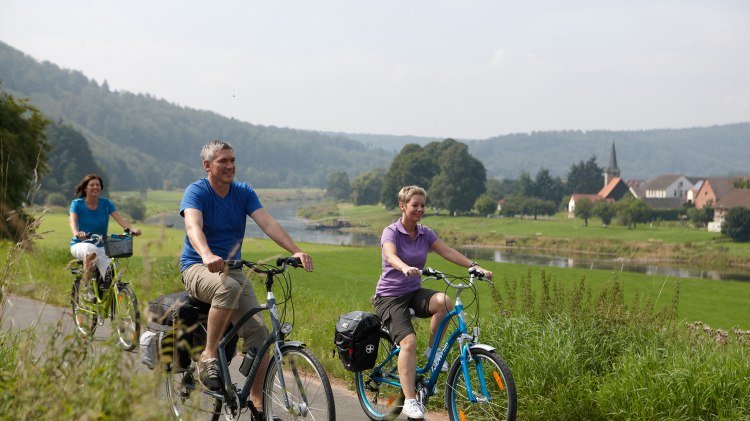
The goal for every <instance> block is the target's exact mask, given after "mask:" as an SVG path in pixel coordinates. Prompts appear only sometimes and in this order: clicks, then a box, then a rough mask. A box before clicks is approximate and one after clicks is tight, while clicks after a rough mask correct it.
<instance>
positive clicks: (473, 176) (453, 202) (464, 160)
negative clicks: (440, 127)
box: [429, 139, 487, 215]
mask: <svg viewBox="0 0 750 421" xmlns="http://www.w3.org/2000/svg"><path fill="white" fill-rule="evenodd" d="M448 141H450V139H449V140H448ZM439 163H440V173H439V174H438V175H437V176H435V177H434V178H433V179H432V181H431V187H430V190H429V193H430V197H431V198H432V203H433V205H435V206H436V207H439V208H442V209H447V210H448V211H449V212H450V213H451V214H452V215H454V214H456V213H457V212H466V211H469V210H471V208H472V207H473V206H474V202H476V200H477V198H478V197H479V196H480V195H481V194H482V193H484V191H485V184H484V183H485V182H486V181H487V171H486V170H485V169H484V165H482V163H481V162H480V161H479V160H478V159H476V158H474V157H473V156H471V155H470V154H469V148H468V146H466V145H465V144H463V143H458V142H455V141H453V143H452V144H451V145H450V147H449V148H448V149H445V150H444V151H443V153H442V154H441V155H440V160H439Z"/></svg>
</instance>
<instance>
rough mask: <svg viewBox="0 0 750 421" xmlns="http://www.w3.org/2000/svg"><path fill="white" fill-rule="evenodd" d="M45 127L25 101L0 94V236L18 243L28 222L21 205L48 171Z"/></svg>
mask: <svg viewBox="0 0 750 421" xmlns="http://www.w3.org/2000/svg"><path fill="white" fill-rule="evenodd" d="M47 124H49V120H47V119H46V118H45V117H44V115H42V113H41V112H39V110H37V109H36V108H35V107H34V106H33V105H31V104H29V102H28V100H23V99H21V100H17V99H15V98H14V97H13V96H12V95H9V94H6V93H3V94H0V237H4V238H12V239H14V240H20V239H21V234H22V233H23V231H24V228H25V226H26V222H28V220H29V217H28V215H26V214H25V213H23V204H24V203H25V202H28V201H30V199H31V197H30V196H31V195H32V193H33V192H35V191H36V189H37V188H38V182H39V177H41V176H42V175H43V174H44V173H46V171H47V152H48V151H49V145H48V144H47V143H46V140H45V136H44V128H45V127H46V126H47Z"/></svg>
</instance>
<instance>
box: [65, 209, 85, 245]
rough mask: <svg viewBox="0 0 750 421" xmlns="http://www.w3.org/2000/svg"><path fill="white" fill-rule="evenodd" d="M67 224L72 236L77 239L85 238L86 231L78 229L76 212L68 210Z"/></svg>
mask: <svg viewBox="0 0 750 421" xmlns="http://www.w3.org/2000/svg"><path fill="white" fill-rule="evenodd" d="M68 226H69V227H70V231H71V232H72V233H73V237H76V238H77V239H79V240H84V239H86V233H85V232H81V231H78V214H76V213H73V212H70V213H69V214H68Z"/></svg>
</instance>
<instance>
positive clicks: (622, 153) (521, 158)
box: [344, 116, 750, 179]
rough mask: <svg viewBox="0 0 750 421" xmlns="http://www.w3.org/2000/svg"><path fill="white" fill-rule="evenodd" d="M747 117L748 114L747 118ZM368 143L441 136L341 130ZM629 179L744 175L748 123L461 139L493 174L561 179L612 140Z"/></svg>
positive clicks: (603, 152)
mask: <svg viewBox="0 0 750 421" xmlns="http://www.w3.org/2000/svg"><path fill="white" fill-rule="evenodd" d="M748 117H749V118H750V116H748ZM344 135H345V136H347V137H349V138H351V139H355V140H357V141H359V142H362V143H363V144H364V145H367V146H370V147H379V148H383V149H386V150H391V151H399V150H400V149H401V148H402V147H403V146H404V145H405V144H407V143H417V144H420V145H425V144H427V143H429V142H433V141H438V140H442V139H437V138H430V137H417V136H391V135H376V134H344ZM613 141H614V142H615V148H616V149H617V162H618V165H619V167H620V169H621V171H622V176H623V177H625V178H627V179H649V178H652V177H655V176H657V175H660V174H665V173H679V174H685V175H691V176H723V175H734V174H740V173H741V174H747V173H748V171H750V166H749V165H748V164H747V163H748V162H750V123H737V124H727V125H722V126H713V127H698V128H689V129H660V130H639V131H588V132H584V131H549V132H534V133H529V134H510V135H504V136H497V137H492V138H489V139H485V140H461V142H463V143H466V144H467V145H468V146H469V152H470V153H471V154H472V155H473V156H475V157H478V158H479V159H480V160H481V161H482V163H483V164H484V166H485V168H486V169H487V174H488V175H489V176H491V177H495V178H517V177H518V175H519V174H521V172H523V171H526V172H528V173H530V174H531V175H532V176H533V175H534V174H536V172H538V171H539V169H541V168H546V169H548V170H549V171H550V173H551V174H552V175H553V176H560V177H564V176H565V175H566V174H567V171H568V170H569V169H570V167H571V165H572V164H574V163H577V162H579V161H581V160H583V161H586V160H588V159H589V158H590V157H591V156H595V157H596V158H597V162H598V164H599V165H600V166H602V167H606V165H607V163H608V161H609V154H610V150H611V147H612V142H613Z"/></svg>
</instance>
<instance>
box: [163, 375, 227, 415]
mask: <svg viewBox="0 0 750 421" xmlns="http://www.w3.org/2000/svg"><path fill="white" fill-rule="evenodd" d="M197 376H198V373H197V371H196V369H195V362H193V363H192V364H190V368H189V369H187V370H185V371H183V372H179V373H173V372H170V371H167V372H165V373H164V378H165V386H166V395H167V400H168V401H169V405H170V408H171V409H172V415H174V417H175V419H178V420H189V419H206V418H209V417H210V419H212V420H218V419H219V417H220V416H221V405H222V399H221V398H219V395H218V394H216V393H213V392H210V391H208V390H207V389H205V388H204V387H203V385H201V384H200V382H198V378H197Z"/></svg>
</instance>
